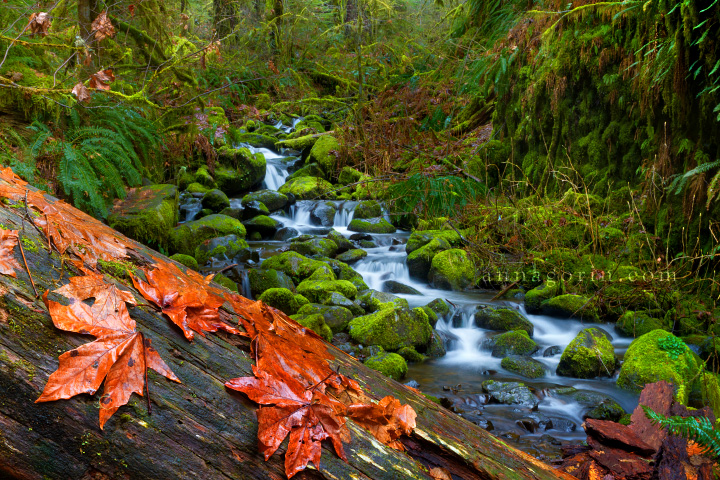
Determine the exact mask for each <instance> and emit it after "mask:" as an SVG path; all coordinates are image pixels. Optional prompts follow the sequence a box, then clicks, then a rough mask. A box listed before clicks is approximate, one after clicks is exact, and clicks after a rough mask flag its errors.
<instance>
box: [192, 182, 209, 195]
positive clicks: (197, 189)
mask: <svg viewBox="0 0 720 480" xmlns="http://www.w3.org/2000/svg"><path fill="white" fill-rule="evenodd" d="M210 190H212V188H208V187H206V186H204V185H202V184H200V183H197V182H196V183H191V184H190V185H188V186H187V189H186V191H187V192H188V193H206V192H209V191H210Z"/></svg>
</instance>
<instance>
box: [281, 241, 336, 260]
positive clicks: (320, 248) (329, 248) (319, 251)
mask: <svg viewBox="0 0 720 480" xmlns="http://www.w3.org/2000/svg"><path fill="white" fill-rule="evenodd" d="M289 248H290V250H292V251H293V252H298V253H300V254H302V255H306V256H321V257H332V256H334V255H335V253H337V250H338V246H337V244H336V243H335V242H333V241H332V240H329V239H327V238H318V237H315V238H311V239H310V240H306V241H304V242H295V241H293V242H290V247H289Z"/></svg>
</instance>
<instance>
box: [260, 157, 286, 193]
mask: <svg viewBox="0 0 720 480" xmlns="http://www.w3.org/2000/svg"><path fill="white" fill-rule="evenodd" d="M289 175H290V174H289V172H288V169H287V166H285V165H279V164H277V163H271V162H267V168H266V169H265V180H263V185H262V188H265V189H269V190H277V189H278V188H280V187H282V186H283V184H284V183H285V180H287V177H288V176H289Z"/></svg>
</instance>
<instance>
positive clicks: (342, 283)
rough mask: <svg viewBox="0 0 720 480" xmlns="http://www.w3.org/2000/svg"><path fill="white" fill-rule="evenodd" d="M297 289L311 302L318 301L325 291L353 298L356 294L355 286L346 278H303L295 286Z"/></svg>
mask: <svg viewBox="0 0 720 480" xmlns="http://www.w3.org/2000/svg"><path fill="white" fill-rule="evenodd" d="M297 291H298V293H299V294H300V295H302V296H304V297H305V298H307V299H308V300H310V301H311V302H317V303H320V302H321V301H322V299H323V297H324V296H325V295H326V294H327V292H338V293H340V294H342V295H343V296H345V297H346V298H349V299H353V298H355V296H356V295H357V288H356V287H355V285H353V284H352V283H350V282H348V281H347V280H311V279H307V280H303V281H302V282H300V284H299V285H298V286H297Z"/></svg>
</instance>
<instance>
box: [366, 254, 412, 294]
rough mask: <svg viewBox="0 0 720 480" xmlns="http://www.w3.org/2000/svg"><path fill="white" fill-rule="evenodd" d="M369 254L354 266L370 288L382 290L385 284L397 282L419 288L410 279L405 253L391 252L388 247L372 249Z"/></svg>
mask: <svg viewBox="0 0 720 480" xmlns="http://www.w3.org/2000/svg"><path fill="white" fill-rule="evenodd" d="M368 254H369V255H368V256H367V257H366V258H364V259H363V260H360V261H359V262H358V263H356V264H355V265H354V266H353V268H355V271H356V272H358V273H359V274H360V275H362V276H363V279H364V280H365V283H367V285H368V287H370V288H372V289H375V290H382V284H383V282H385V281H386V280H395V281H397V282H401V283H404V284H406V285H411V286H413V287H416V288H417V286H416V285H413V284H414V283H415V282H414V281H413V280H411V279H410V271H409V270H408V267H407V264H406V263H405V253H404V252H391V251H390V249H389V248H388V247H379V248H375V249H372V250H371V251H370V252H368Z"/></svg>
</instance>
